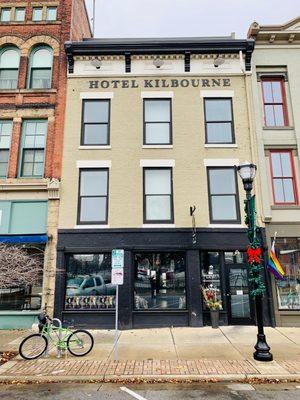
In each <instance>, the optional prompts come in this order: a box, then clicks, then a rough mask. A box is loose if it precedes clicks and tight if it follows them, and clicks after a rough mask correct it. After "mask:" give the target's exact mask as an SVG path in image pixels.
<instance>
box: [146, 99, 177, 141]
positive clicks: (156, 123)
mask: <svg viewBox="0 0 300 400" xmlns="http://www.w3.org/2000/svg"><path fill="white" fill-rule="evenodd" d="M171 143H172V122H171V100H170V99H151V100H150V99H145V100H144V144H146V145H147V144H149V145H165V144H171Z"/></svg>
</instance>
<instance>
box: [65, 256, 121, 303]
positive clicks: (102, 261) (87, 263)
mask: <svg viewBox="0 0 300 400" xmlns="http://www.w3.org/2000/svg"><path fill="white" fill-rule="evenodd" d="M115 295H116V287H115V285H112V284H111V254H110V253H101V254H72V255H71V256H70V257H69V258H68V262H67V280H66V298H65V309H66V310H102V309H114V308H115Z"/></svg>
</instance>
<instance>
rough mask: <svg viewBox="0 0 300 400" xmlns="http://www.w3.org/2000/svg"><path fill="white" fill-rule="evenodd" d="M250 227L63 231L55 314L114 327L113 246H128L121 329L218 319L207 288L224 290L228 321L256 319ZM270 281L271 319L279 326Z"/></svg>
mask: <svg viewBox="0 0 300 400" xmlns="http://www.w3.org/2000/svg"><path fill="white" fill-rule="evenodd" d="M246 248H247V235H246V230H245V229H242V228H199V229H197V231H196V240H194V243H193V232H192V230H191V229H188V228H182V229H180V228H178V229H177V228H173V229H167V228H163V229H154V228H151V229H150V228H145V229H99V230H96V229H95V230H92V229H81V230H78V229H77V230H59V235H58V248H57V275H56V294H55V316H56V317H58V318H61V319H62V320H63V322H64V323H65V324H72V325H75V326H77V327H86V328H113V326H114V318H115V311H114V309H115V296H114V294H115V291H114V287H113V285H111V283H110V280H111V251H112V249H124V251H125V267H124V285H122V286H120V289H119V316H120V317H119V324H120V329H131V328H150V327H166V326H194V327H198V326H199V327H201V326H204V325H210V317H209V311H208V310H206V309H205V305H204V304H203V300H202V295H201V287H204V288H209V287H213V288H214V289H217V292H218V297H219V299H220V300H221V301H222V306H223V310H222V311H221V312H220V325H235V324H244V325H250V324H254V323H255V314H254V305H253V300H252V299H251V297H250V295H249V292H250V290H249V284H248V267H247V262H246V257H245V250H246ZM264 278H265V280H266V287H267V290H266V294H265V298H264V302H263V304H264V322H265V324H266V325H274V316H273V311H272V310H273V304H272V294H271V292H270V290H271V289H270V288H271V285H270V284H269V282H268V279H269V277H268V275H267V274H265V276H264Z"/></svg>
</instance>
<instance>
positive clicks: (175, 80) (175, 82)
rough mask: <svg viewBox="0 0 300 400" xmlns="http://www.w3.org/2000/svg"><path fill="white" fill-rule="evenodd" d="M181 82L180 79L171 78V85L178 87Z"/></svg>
mask: <svg viewBox="0 0 300 400" xmlns="http://www.w3.org/2000/svg"><path fill="white" fill-rule="evenodd" d="M178 86H179V83H178V79H171V87H178Z"/></svg>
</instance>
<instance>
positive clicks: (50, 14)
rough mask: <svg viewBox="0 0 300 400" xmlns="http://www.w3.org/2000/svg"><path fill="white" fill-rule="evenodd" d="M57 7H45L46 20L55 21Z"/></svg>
mask: <svg viewBox="0 0 300 400" xmlns="http://www.w3.org/2000/svg"><path fill="white" fill-rule="evenodd" d="M56 16H57V7H47V13H46V20H47V21H56Z"/></svg>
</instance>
